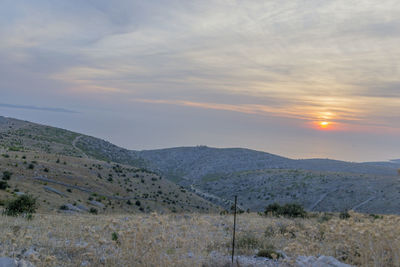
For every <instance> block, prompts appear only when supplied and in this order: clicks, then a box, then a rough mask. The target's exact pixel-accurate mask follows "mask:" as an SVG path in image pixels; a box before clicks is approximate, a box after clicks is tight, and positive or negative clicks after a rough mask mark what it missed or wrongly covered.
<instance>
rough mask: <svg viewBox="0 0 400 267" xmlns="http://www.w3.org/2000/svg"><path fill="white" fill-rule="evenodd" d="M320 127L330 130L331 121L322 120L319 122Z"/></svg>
mask: <svg viewBox="0 0 400 267" xmlns="http://www.w3.org/2000/svg"><path fill="white" fill-rule="evenodd" d="M317 125H318V127H319V129H323V130H328V129H329V128H330V126H331V123H330V122H328V121H320V122H317Z"/></svg>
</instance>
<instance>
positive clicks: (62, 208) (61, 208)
mask: <svg viewBox="0 0 400 267" xmlns="http://www.w3.org/2000/svg"><path fill="white" fill-rule="evenodd" d="M60 210H68V207H67V205H61V206H60Z"/></svg>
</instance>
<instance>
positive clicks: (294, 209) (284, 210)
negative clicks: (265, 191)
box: [264, 203, 307, 218]
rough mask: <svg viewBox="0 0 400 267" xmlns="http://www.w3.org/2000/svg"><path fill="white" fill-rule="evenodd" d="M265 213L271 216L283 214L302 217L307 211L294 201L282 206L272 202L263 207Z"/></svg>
mask: <svg viewBox="0 0 400 267" xmlns="http://www.w3.org/2000/svg"><path fill="white" fill-rule="evenodd" d="M264 213H265V214H266V215H268V214H272V215H273V216H285V217H292V218H297V217H301V218H304V217H306V216H307V212H306V211H305V210H304V208H303V206H302V205H300V204H296V203H287V204H285V205H283V206H281V205H279V204H278V203H273V204H270V205H268V206H267V207H266V208H265V212H264Z"/></svg>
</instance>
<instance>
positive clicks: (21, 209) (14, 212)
mask: <svg viewBox="0 0 400 267" xmlns="http://www.w3.org/2000/svg"><path fill="white" fill-rule="evenodd" d="M36 209H37V203H36V198H34V197H33V196H31V195H21V196H19V197H17V198H16V199H14V200H11V201H8V202H7V203H6V207H5V210H4V211H3V213H4V214H5V215H8V216H18V215H26V216H28V215H32V214H33V213H35V212H36Z"/></svg>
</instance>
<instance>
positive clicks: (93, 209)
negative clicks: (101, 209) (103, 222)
mask: <svg viewBox="0 0 400 267" xmlns="http://www.w3.org/2000/svg"><path fill="white" fill-rule="evenodd" d="M89 212H90V213H91V214H97V209H96V208H90V210H89Z"/></svg>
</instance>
